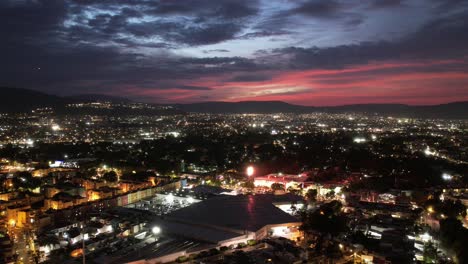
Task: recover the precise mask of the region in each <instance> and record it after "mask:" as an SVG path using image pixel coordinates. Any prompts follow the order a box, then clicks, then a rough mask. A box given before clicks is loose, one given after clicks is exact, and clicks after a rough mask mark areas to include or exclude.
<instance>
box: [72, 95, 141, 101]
mask: <svg viewBox="0 0 468 264" xmlns="http://www.w3.org/2000/svg"><path fill="white" fill-rule="evenodd" d="M66 98H70V99H72V100H74V101H80V102H111V103H131V102H132V101H131V100H130V99H128V98H124V97H119V96H112V95H105V94H78V95H72V96H67V97H66Z"/></svg>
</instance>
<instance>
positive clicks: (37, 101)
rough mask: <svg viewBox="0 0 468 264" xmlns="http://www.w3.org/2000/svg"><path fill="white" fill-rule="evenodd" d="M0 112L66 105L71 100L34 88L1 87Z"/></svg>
mask: <svg viewBox="0 0 468 264" xmlns="http://www.w3.org/2000/svg"><path fill="white" fill-rule="evenodd" d="M0 99H1V101H0V112H2V113H15V112H28V111H31V110H33V109H36V108H41V107H55V108H56V107H64V106H65V104H67V103H68V102H70V100H68V99H65V98H62V97H59V96H55V95H50V94H46V93H42V92H38V91H34V90H28V89H22V88H9V87H0Z"/></svg>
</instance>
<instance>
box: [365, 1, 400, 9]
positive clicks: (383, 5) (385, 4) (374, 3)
mask: <svg viewBox="0 0 468 264" xmlns="http://www.w3.org/2000/svg"><path fill="white" fill-rule="evenodd" d="M404 2H405V1H404V0H372V1H371V3H370V5H369V7H370V8H388V7H398V6H401V5H403V4H404Z"/></svg>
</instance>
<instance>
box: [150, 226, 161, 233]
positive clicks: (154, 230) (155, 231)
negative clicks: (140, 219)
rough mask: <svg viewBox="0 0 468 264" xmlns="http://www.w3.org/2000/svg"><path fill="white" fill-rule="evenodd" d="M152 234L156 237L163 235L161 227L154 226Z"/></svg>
mask: <svg viewBox="0 0 468 264" xmlns="http://www.w3.org/2000/svg"><path fill="white" fill-rule="evenodd" d="M151 232H153V234H155V235H158V234H160V233H161V228H160V227H159V226H153V228H151Z"/></svg>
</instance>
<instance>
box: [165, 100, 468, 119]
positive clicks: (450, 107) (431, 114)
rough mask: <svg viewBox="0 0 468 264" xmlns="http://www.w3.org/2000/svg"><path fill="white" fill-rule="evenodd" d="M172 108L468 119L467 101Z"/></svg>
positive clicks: (221, 104) (272, 103) (227, 104)
mask: <svg viewBox="0 0 468 264" xmlns="http://www.w3.org/2000/svg"><path fill="white" fill-rule="evenodd" d="M174 107H177V108H179V109H180V110H182V111H185V112H196V113H313V112H327V113H365V114H382V115H393V116H404V117H421V118H443V119H468V102H455V103H448V104H441V105H425V106H411V105H405V104H356V105H343V106H328V107H314V106H302V105H294V104H289V103H285V102H281V101H245V102H205V103H193V104H177V105H174Z"/></svg>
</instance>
